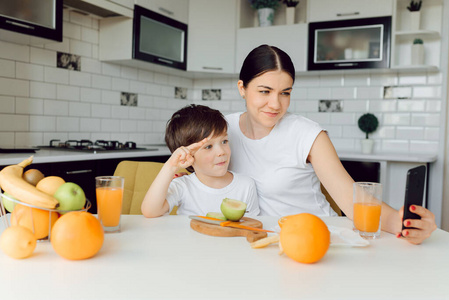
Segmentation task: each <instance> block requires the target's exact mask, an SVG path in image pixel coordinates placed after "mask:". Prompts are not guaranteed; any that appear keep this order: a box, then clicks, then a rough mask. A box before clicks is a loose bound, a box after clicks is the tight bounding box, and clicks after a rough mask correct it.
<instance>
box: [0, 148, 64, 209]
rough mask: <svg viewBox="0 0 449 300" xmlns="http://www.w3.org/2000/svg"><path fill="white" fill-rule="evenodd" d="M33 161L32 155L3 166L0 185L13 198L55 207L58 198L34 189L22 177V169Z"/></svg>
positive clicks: (40, 205) (35, 204)
mask: <svg viewBox="0 0 449 300" xmlns="http://www.w3.org/2000/svg"><path fill="white" fill-rule="evenodd" d="M32 162H33V156H30V157H29V158H27V159H25V160H24V161H22V162H21V163H19V164H17V165H10V166H7V167H4V168H3V170H1V171H0V187H1V188H2V190H4V191H5V192H7V193H9V194H11V195H12V196H13V197H14V198H16V199H18V200H20V201H22V202H25V203H27V204H31V205H34V206H37V207H42V208H56V207H58V206H59V202H58V200H56V198H54V197H53V196H51V195H48V194H46V193H44V192H41V191H39V190H38V189H36V187H35V186H33V185H31V184H29V183H28V182H26V181H25V180H24V179H23V178H22V174H23V169H24V168H25V167H26V166H28V165H30V164H31V163H32Z"/></svg>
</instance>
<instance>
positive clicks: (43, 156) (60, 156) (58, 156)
mask: <svg viewBox="0 0 449 300" xmlns="http://www.w3.org/2000/svg"><path fill="white" fill-rule="evenodd" d="M138 147H139V148H141V147H143V148H147V149H155V150H142V151H140V150H132V151H125V150H117V151H104V152H102V151H99V152H97V153H88V152H81V151H67V150H47V149H40V150H37V151H36V153H7V154H4V153H2V154H0V165H10V164H17V163H19V162H21V161H22V160H24V159H25V158H27V157H30V156H31V155H33V156H34V158H33V163H53V162H69V161H81V160H98V159H111V158H123V159H126V158H131V157H146V156H148V157H151V156H164V155H170V154H171V153H170V150H169V149H168V148H167V147H166V146H162V145H155V146H152V145H138Z"/></svg>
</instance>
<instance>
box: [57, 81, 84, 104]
mask: <svg viewBox="0 0 449 300" xmlns="http://www.w3.org/2000/svg"><path fill="white" fill-rule="evenodd" d="M80 91H81V90H80V88H79V87H77V86H70V85H61V84H58V85H57V86H56V99H58V100H70V101H80Z"/></svg>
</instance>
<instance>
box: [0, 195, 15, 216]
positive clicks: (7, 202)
mask: <svg viewBox="0 0 449 300" xmlns="http://www.w3.org/2000/svg"><path fill="white" fill-rule="evenodd" d="M8 198H9V199H13V200H16V199H15V198H14V197H13V196H12V195H11V194H9V193H6V192H5V193H3V195H2V201H3V207H4V208H5V209H6V210H7V211H9V212H12V211H13V210H14V206H16V204H17V202H14V201H12V200H9V199H8Z"/></svg>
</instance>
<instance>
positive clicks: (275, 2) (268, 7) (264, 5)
mask: <svg viewBox="0 0 449 300" xmlns="http://www.w3.org/2000/svg"><path fill="white" fill-rule="evenodd" d="M248 1H249V2H250V3H251V7H252V8H254V9H257V14H258V16H259V26H261V27H265V26H271V25H273V20H274V11H275V10H276V9H277V8H278V7H279V4H280V3H279V1H280V0H248Z"/></svg>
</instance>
